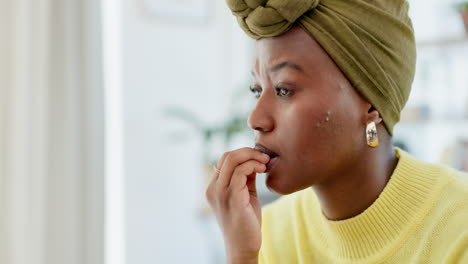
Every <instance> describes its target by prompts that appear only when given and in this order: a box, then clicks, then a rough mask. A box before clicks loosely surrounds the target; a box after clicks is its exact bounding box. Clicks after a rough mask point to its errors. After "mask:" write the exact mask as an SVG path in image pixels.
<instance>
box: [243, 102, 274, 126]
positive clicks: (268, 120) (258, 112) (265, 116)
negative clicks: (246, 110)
mask: <svg viewBox="0 0 468 264" xmlns="http://www.w3.org/2000/svg"><path fill="white" fill-rule="evenodd" d="M267 100H268V98H267V97H266V94H262V95H261V96H260V98H259V99H258V100H257V104H256V105H255V107H254V109H253V110H252V112H251V113H250V115H249V118H248V120H247V124H248V125H249V127H250V128H251V129H253V130H255V131H258V132H262V133H267V132H271V131H273V129H274V126H275V123H274V120H273V116H272V110H273V109H272V108H273V106H272V103H271V102H268V101H267Z"/></svg>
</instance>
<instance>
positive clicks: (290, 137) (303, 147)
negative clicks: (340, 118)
mask: <svg viewBox="0 0 468 264" xmlns="http://www.w3.org/2000/svg"><path fill="white" fill-rule="evenodd" d="M335 111H336V110H335V109H333V108H332V107H329V106H328V105H324V104H311V103H310V102H307V103H304V104H296V105H294V106H293V107H291V108H290V109H288V110H287V111H286V112H285V115H284V118H283V120H282V121H283V122H282V124H281V127H282V132H283V133H282V134H284V135H285V137H283V138H284V139H285V140H284V141H283V144H284V145H285V146H284V148H285V149H286V150H287V151H288V154H289V155H290V157H292V158H293V159H294V160H297V161H299V160H304V159H307V157H308V156H310V155H314V156H316V155H315V154H314V153H317V151H322V153H323V151H325V150H326V147H327V145H328V143H329V142H332V141H333V140H334V138H333V137H334V136H335V134H336V129H337V127H338V124H337V123H336V121H337V120H336V115H335ZM324 154H326V153H324Z"/></svg>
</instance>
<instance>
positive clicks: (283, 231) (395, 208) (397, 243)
mask: <svg viewBox="0 0 468 264" xmlns="http://www.w3.org/2000/svg"><path fill="white" fill-rule="evenodd" d="M395 153H396V156H397V158H398V159H399V161H398V164H397V166H396V168H395V170H394V171H393V173H392V175H391V177H390V180H389V181H388V183H387V185H386V186H385V188H384V190H383V191H382V193H381V194H380V195H379V197H378V198H377V199H376V200H375V201H374V203H373V204H372V205H371V206H370V207H369V208H367V209H366V210H365V211H364V212H362V213H361V214H359V215H357V216H355V217H352V218H349V219H345V220H340V221H332V220H328V219H327V218H326V217H325V216H324V215H323V213H322V210H321V208H320V203H319V201H318V199H317V197H316V195H315V193H314V191H313V190H312V189H311V188H307V189H304V190H302V191H299V192H296V193H293V194H290V195H286V196H283V197H281V198H280V199H278V200H276V201H275V202H273V203H271V204H268V205H266V206H264V208H263V209H262V247H261V250H260V252H259V263H265V264H276V263H278V264H290V263H320V264H322V263H325V264H326V263H336V264H339V263H399V264H400V263H456V264H461V263H467V264H468V174H467V173H463V172H460V171H457V170H455V169H452V168H450V167H447V166H443V165H436V164H430V163H426V162H423V161H420V160H418V159H416V158H415V157H413V156H412V155H410V154H409V153H407V152H405V151H403V150H401V149H399V148H395Z"/></svg>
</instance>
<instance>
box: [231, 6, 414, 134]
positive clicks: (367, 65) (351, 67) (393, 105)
mask: <svg viewBox="0 0 468 264" xmlns="http://www.w3.org/2000/svg"><path fill="white" fill-rule="evenodd" d="M227 4H228V6H229V8H230V9H231V11H232V13H233V14H234V15H235V16H236V17H237V21H238V23H239V25H240V26H241V28H242V29H243V30H244V31H245V32H246V33H247V35H249V36H250V37H251V38H254V39H259V38H262V37H274V36H279V35H281V34H283V33H285V32H286V31H288V30H289V29H290V28H291V27H292V26H293V25H294V24H296V25H298V26H300V27H301V28H302V29H304V30H305V31H306V32H308V33H309V34H310V35H311V36H312V37H313V38H314V39H315V40H316V41H317V42H318V43H319V44H320V45H321V46H322V48H323V49H324V50H325V51H326V52H327V53H328V55H329V56H330V57H331V58H332V59H333V60H334V62H335V63H336V65H338V67H339V68H340V70H341V71H342V72H343V74H344V75H345V76H346V77H347V78H348V80H349V81H350V82H351V84H352V85H353V86H354V88H355V89H357V91H358V92H359V93H360V94H361V95H363V96H364V97H365V98H366V100H367V101H369V103H371V104H372V106H374V107H375V108H376V109H377V110H378V111H379V113H380V116H381V117H382V119H383V122H384V125H385V127H386V128H387V131H388V132H389V133H390V135H392V134H393V126H394V125H395V124H396V123H397V122H398V121H399V120H400V112H401V110H402V109H403V107H404V106H405V104H406V101H407V100H408V97H409V94H410V90H411V84H412V82H413V78H414V72H415V64H416V45H415V40H414V32H413V26H412V22H411V19H410V18H409V17H408V9H409V4H408V2H407V1H406V0H227Z"/></svg>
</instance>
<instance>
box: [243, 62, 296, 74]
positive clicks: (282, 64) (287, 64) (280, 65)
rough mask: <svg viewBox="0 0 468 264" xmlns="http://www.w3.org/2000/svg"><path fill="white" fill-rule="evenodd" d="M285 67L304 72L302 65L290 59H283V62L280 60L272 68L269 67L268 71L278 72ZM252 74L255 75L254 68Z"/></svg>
mask: <svg viewBox="0 0 468 264" xmlns="http://www.w3.org/2000/svg"><path fill="white" fill-rule="evenodd" d="M283 68H291V69H293V70H296V71H299V72H302V73H303V72H304V69H302V67H301V66H299V65H297V64H295V63H292V62H290V61H283V62H280V63H278V64H276V65H274V66H273V67H271V68H270V69H268V72H269V73H274V72H277V71H279V70H281V69H283ZM251 74H252V75H255V73H254V71H253V70H252V71H251Z"/></svg>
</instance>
